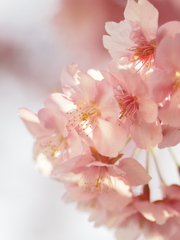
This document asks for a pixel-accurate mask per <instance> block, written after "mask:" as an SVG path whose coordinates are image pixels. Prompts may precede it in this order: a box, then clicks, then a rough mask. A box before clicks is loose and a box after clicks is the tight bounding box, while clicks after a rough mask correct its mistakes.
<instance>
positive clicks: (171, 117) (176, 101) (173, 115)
mask: <svg viewBox="0 0 180 240" xmlns="http://www.w3.org/2000/svg"><path fill="white" fill-rule="evenodd" d="M159 118H160V119H161V120H162V121H163V123H164V124H165V125H170V126H171V127H174V128H180V89H178V90H176V92H175V93H174V94H172V96H171V100H170V101H167V102H166V104H165V105H164V107H163V108H162V109H160V111H159Z"/></svg>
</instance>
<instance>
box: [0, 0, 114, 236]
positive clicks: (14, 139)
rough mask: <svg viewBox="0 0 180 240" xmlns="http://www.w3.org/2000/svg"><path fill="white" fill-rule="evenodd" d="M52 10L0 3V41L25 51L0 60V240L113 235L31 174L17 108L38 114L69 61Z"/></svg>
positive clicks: (52, 4) (28, 1) (56, 187)
mask: <svg viewBox="0 0 180 240" xmlns="http://www.w3.org/2000/svg"><path fill="white" fill-rule="evenodd" d="M56 6H57V5H56V1H55V0H38V1H37V0H0V42H1V39H4V40H5V42H6V39H7V42H10V43H15V45H18V46H20V47H22V48H23V49H24V50H23V53H21V52H20V53H19V54H17V55H16V56H15V57H14V56H10V60H7V61H5V62H4V61H3V60H2V61H0V112H1V114H0V239H2V240H74V239H78V240H84V239H85V240H92V239H98V240H110V239H114V236H113V233H112V232H109V231H108V230H106V229H104V228H98V229H95V228H94V227H93V224H92V223H89V222H88V214H86V213H82V212H79V211H77V210H76V207H75V205H73V204H70V205H67V204H66V203H64V202H63V201H62V200H61V196H62V195H63V194H64V192H65V189H64V187H63V185H62V184H60V183H57V182H55V181H53V180H51V179H49V178H45V177H42V176H40V175H39V174H38V173H37V172H36V171H35V170H34V162H33V159H32V146H33V138H32V136H30V134H29V133H28V132H27V130H26V128H25V126H24V125H23V123H22V122H21V120H20V119H19V118H18V115H17V109H18V108H19V107H26V108H29V109H31V110H32V111H35V112H37V111H38V109H39V108H41V107H42V103H43V101H44V100H45V98H46V96H47V95H48V94H49V92H50V91H52V90H53V88H58V86H59V74H60V70H61V69H62V67H63V66H65V65H67V63H69V62H68V61H69V60H68V58H67V57H66V53H65V52H63V51H62V48H63V47H61V46H60V47H59V43H57V42H58V41H59V40H57V39H56V38H55V37H54V35H53V34H54V30H53V29H51V28H50V23H49V21H50V18H51V16H52V13H53V11H54V10H55V8H56ZM0 58H1V56H0ZM71 61H73V59H72V60H71ZM42 82H43V84H42Z"/></svg>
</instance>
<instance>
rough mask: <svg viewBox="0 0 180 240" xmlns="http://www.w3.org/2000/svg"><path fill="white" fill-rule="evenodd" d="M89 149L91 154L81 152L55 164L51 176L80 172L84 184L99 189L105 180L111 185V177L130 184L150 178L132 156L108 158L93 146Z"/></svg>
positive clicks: (140, 183)
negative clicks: (79, 154) (81, 153)
mask: <svg viewBox="0 0 180 240" xmlns="http://www.w3.org/2000/svg"><path fill="white" fill-rule="evenodd" d="M91 151H92V155H90V154H83V155H81V156H77V157H75V158H72V159H69V160H68V161H66V162H64V163H61V164H59V165H56V166H55V168H54V170H53V172H52V174H53V176H57V175H59V174H61V173H69V172H73V173H75V174H82V175H83V176H84V177H83V179H84V184H85V185H86V186H87V187H88V188H95V189H98V190H100V191H101V189H102V186H103V185H104V184H106V182H109V185H110V186H111V177H117V178H119V179H121V180H123V181H124V182H125V183H126V184H128V185H132V186H138V185H142V184H145V183H147V182H149V181H150V179H151V177H150V176H149V175H148V174H147V173H146V170H145V169H144V168H143V166H141V164H139V163H138V162H137V161H136V160H135V159H133V158H124V159H121V155H120V156H118V157H117V158H108V157H105V156H102V155H100V154H99V153H98V152H97V150H96V149H95V148H93V147H91ZM118 160H119V161H118ZM117 161H118V162H117ZM115 163H116V164H115ZM112 184H113V183H112ZM111 187H112V186H111Z"/></svg>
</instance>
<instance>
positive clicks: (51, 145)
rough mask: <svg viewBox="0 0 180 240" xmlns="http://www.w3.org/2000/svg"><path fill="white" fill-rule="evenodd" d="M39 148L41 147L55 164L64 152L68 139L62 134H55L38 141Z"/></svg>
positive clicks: (42, 151)
mask: <svg viewBox="0 0 180 240" xmlns="http://www.w3.org/2000/svg"><path fill="white" fill-rule="evenodd" d="M37 144H38V148H39V147H40V148H41V153H42V154H43V155H45V156H47V158H48V159H50V161H51V162H52V161H53V164H56V161H59V157H60V155H61V154H62V152H63V150H64V148H65V147H66V139H64V138H63V137H62V136H61V135H60V134H54V135H53V136H51V137H50V138H48V139H44V140H42V141H39V142H37Z"/></svg>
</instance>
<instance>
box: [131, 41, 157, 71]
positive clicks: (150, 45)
mask: <svg viewBox="0 0 180 240" xmlns="http://www.w3.org/2000/svg"><path fill="white" fill-rule="evenodd" d="M136 44H137V46H134V47H131V48H129V49H128V50H129V51H131V52H134V55H133V58H131V59H129V60H130V61H131V62H133V63H135V64H134V67H139V70H141V69H142V68H143V67H146V68H147V69H148V70H149V69H150V68H151V66H152V65H153V64H154V57H155V49H156V42H155V40H152V41H151V42H148V41H146V40H145V39H142V40H139V41H138V42H136ZM137 65H140V66H137Z"/></svg>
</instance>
